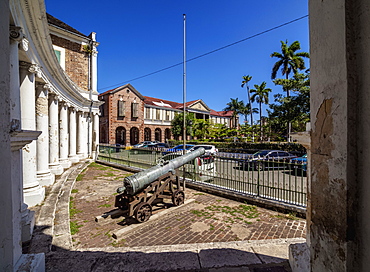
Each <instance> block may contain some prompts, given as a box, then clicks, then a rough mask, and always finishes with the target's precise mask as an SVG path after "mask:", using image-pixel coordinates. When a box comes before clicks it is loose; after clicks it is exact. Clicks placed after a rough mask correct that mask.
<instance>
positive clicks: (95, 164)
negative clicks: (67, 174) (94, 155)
mask: <svg viewBox="0 0 370 272" xmlns="http://www.w3.org/2000/svg"><path fill="white" fill-rule="evenodd" d="M88 167H89V168H95V169H97V170H108V169H110V167H109V166H105V165H101V164H98V163H96V162H92V163H90V165H89V166H88Z"/></svg>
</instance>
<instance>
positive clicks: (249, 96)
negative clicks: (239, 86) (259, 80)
mask: <svg viewBox="0 0 370 272" xmlns="http://www.w3.org/2000/svg"><path fill="white" fill-rule="evenodd" d="M247 93H248V102H249V107H250V110H251V127H252V126H253V109H252V102H251V94H250V92H249V86H248V85H247ZM252 142H254V132H253V129H252Z"/></svg>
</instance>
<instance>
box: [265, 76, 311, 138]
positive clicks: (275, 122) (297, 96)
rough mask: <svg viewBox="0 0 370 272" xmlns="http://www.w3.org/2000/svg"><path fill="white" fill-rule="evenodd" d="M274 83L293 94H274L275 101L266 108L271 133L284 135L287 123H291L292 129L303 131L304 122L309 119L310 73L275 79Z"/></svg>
mask: <svg viewBox="0 0 370 272" xmlns="http://www.w3.org/2000/svg"><path fill="white" fill-rule="evenodd" d="M274 83H275V84H276V85H281V86H282V87H283V89H285V90H290V91H292V92H293V95H292V96H290V97H283V96H282V95H281V94H276V95H275V96H274V98H275V103H274V104H270V106H269V107H270V110H268V114H269V121H270V126H271V131H272V133H275V134H281V135H284V132H285V131H286V130H287V125H288V123H291V124H292V131H305V130H306V123H307V122H309V120H310V74H309V72H306V73H305V74H295V75H294V77H293V78H291V79H276V80H274Z"/></svg>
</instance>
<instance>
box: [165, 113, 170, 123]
mask: <svg viewBox="0 0 370 272" xmlns="http://www.w3.org/2000/svg"><path fill="white" fill-rule="evenodd" d="M169 120H170V111H169V110H166V121H169Z"/></svg>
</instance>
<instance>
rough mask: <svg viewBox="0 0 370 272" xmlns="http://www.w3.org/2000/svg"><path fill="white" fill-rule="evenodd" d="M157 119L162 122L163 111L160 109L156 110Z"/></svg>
mask: <svg viewBox="0 0 370 272" xmlns="http://www.w3.org/2000/svg"><path fill="white" fill-rule="evenodd" d="M155 119H157V120H161V110H160V109H156V110H155Z"/></svg>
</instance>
